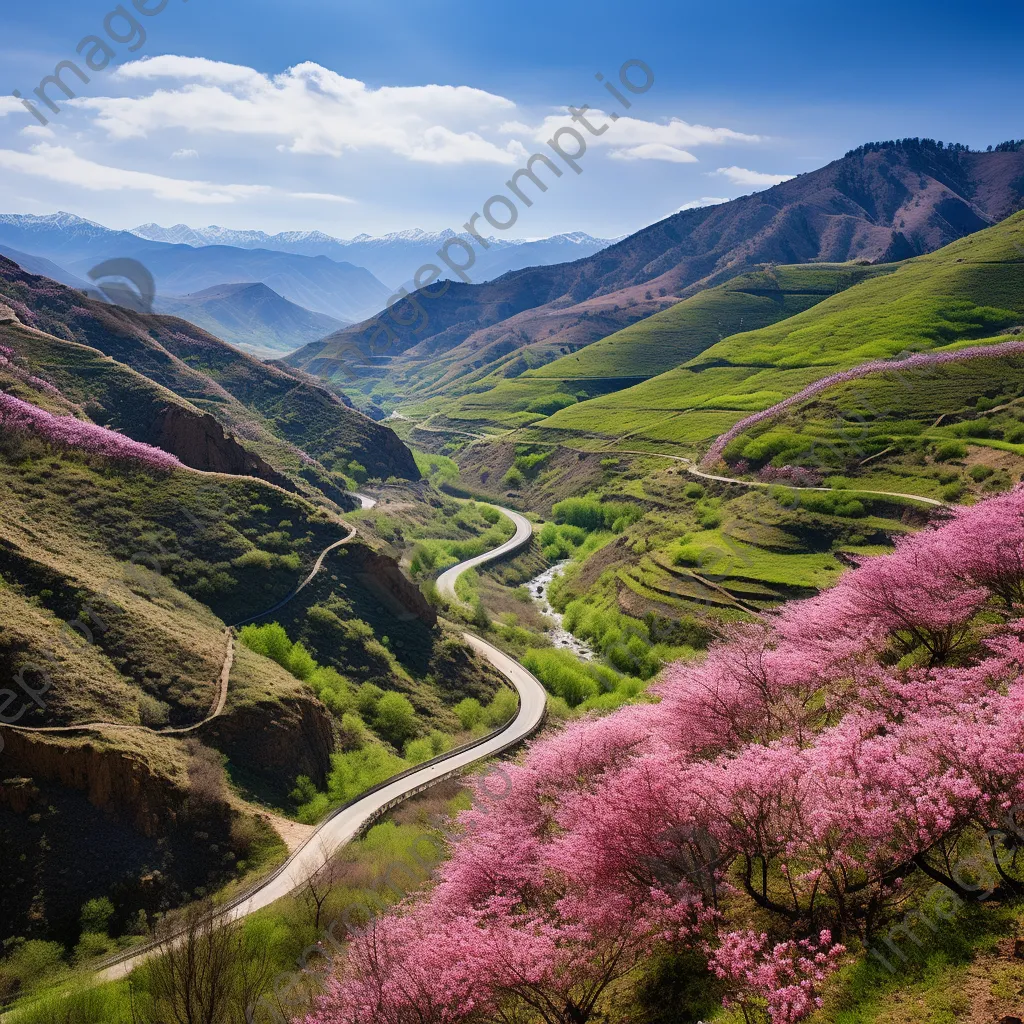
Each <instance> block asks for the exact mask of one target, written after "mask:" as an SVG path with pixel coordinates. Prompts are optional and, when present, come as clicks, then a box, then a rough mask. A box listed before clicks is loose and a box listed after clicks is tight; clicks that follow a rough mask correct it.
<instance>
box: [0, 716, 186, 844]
mask: <svg viewBox="0 0 1024 1024" xmlns="http://www.w3.org/2000/svg"><path fill="white" fill-rule="evenodd" d="M3 740H4V751H3V769H4V772H5V774H7V775H8V781H7V783H5V787H4V788H5V789H6V790H8V791H9V793H10V794H11V797H10V800H9V801H8V805H9V806H10V805H11V802H12V801H13V802H17V794H16V792H15V791H16V789H19V787H15V786H14V785H13V784H12V782H11V781H10V780H11V776H12V775H13V777H25V778H26V779H32V780H40V781H46V782H56V783H59V784H60V785H62V786H67V787H68V788H69V789H76V790H79V791H80V792H83V793H85V795H86V796H87V798H88V800H89V803H91V804H92V805H93V806H94V807H97V808H99V809H100V810H103V811H105V812H107V813H110V814H113V815H116V816H117V817H120V818H122V819H127V820H128V821H130V822H131V823H132V825H134V827H135V828H136V829H137V830H138V831H139V832H141V833H142V834H143V835H145V836H156V835H160V834H161V831H162V830H164V829H166V828H167V827H168V823H169V822H173V821H174V820H175V818H176V816H177V814H178V811H179V809H180V807H181V805H182V804H183V802H184V800H185V799H186V797H187V789H186V783H185V782H184V780H180V781H178V782H176V781H174V780H173V779H172V778H171V777H169V776H168V775H167V774H162V773H160V772H158V771H157V770H156V769H155V768H154V766H153V765H152V764H150V763H149V762H148V760H147V759H146V757H145V756H144V755H143V754H142V753H141V752H137V751H134V750H126V749H116V748H112V747H106V746H104V745H103V743H102V741H99V740H95V739H79V738H71V739H69V738H68V737H67V736H64V737H57V736H41V735H32V734H30V733H23V732H17V731H15V730H12V729H5V730H4V731H3ZM25 785H27V783H25V782H24V781H23V782H22V786H21V787H20V789H21V793H22V795H24V794H25V793H27V792H28V791H27V790H25V789H24V786H25Z"/></svg>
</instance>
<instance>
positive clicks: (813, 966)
mask: <svg viewBox="0 0 1024 1024" xmlns="http://www.w3.org/2000/svg"><path fill="white" fill-rule="evenodd" d="M709 952H710V954H711V959H710V964H709V966H710V967H711V970H712V971H713V972H714V974H715V975H716V977H718V978H719V979H720V980H722V981H724V982H726V985H727V991H728V992H729V994H728V995H727V996H726V998H725V1005H726V1007H727V1008H728V1007H731V1006H733V1005H737V1006H740V1007H742V1008H743V1010H744V1012H745V1013H746V1011H748V1010H749V1009H751V1008H754V1007H756V1006H758V1005H759V1004H760V1003H762V1002H763V1003H764V1005H765V1006H766V1007H767V1010H768V1014H769V1016H770V1017H771V1019H772V1021H773V1024H794V1022H796V1021H800V1020H803V1019H804V1017H807V1016H808V1015H809V1014H811V1013H813V1012H814V1011H815V1010H816V1009H818V1008H819V1007H820V1006H821V1005H822V1000H821V997H820V996H819V995H818V989H817V986H819V985H820V984H821V983H822V982H823V981H825V979H826V978H828V976H829V975H830V974H832V973H833V972H834V971H835V970H836V969H837V968H838V966H839V963H840V960H841V958H842V956H843V954H844V953H845V952H846V949H845V947H844V946H841V945H839V944H838V943H833V942H832V934H831V932H829V931H828V929H825V930H823V931H822V932H821V934H820V935H819V936H818V940H817V942H814V941H812V940H810V939H801V940H800V941H799V942H793V941H792V940H790V941H788V942H779V943H776V944H775V945H770V943H769V940H768V936H767V935H765V934H764V933H763V932H762V933H761V934H759V935H758V934H755V933H754V932H750V931H747V932H730V933H729V934H727V935H724V936H722V940H721V944H720V945H719V946H718V948H717V949H711V950H709ZM748 1018H749V1015H748Z"/></svg>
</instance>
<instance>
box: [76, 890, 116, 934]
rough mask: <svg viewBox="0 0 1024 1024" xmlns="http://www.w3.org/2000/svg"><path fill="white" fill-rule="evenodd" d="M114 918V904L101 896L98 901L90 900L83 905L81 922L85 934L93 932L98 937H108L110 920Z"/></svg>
mask: <svg viewBox="0 0 1024 1024" xmlns="http://www.w3.org/2000/svg"><path fill="white" fill-rule="evenodd" d="M113 916H114V904H113V903H111V902H110V900H109V899H107V897H106V896H101V897H99V898H98V899H94V900H89V901H88V902H87V903H84V904H82V912H81V914H80V916H79V922H80V923H81V925H82V931H83V932H93V933H95V934H97V935H106V934H107V928H108V927H109V925H110V919H111V918H112V917H113Z"/></svg>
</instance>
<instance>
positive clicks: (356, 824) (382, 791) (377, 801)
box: [98, 506, 547, 981]
mask: <svg viewBox="0 0 1024 1024" xmlns="http://www.w3.org/2000/svg"><path fill="white" fill-rule="evenodd" d="M491 507H493V508H498V506H491ZM498 511H500V512H501V513H502V514H503V515H507V516H508V517H509V518H510V519H512V521H513V522H514V523H515V525H516V533H515V536H513V538H512V539H511V540H509V541H506V542H505V543H504V544H502V545H500V546H499V547H497V548H494V549H493V550H492V551H488V552H486V553H485V554H483V555H478V556H477V557H476V558H470V559H468V560H467V561H465V562H462V563H460V564H459V565H456V566H453V567H452V568H451V569H449V570H448V571H447V572H446V573H444V576H443V577H442V579H445V578H447V579H446V580H445V583H444V587H445V588H446V590H447V589H450V592H451V596H452V597H454V595H455V589H454V588H455V580H456V579H457V578H458V576H459V574H460V573H462V572H464V571H465V570H466V569H469V568H472V567H473V566H477V565H482V564H483V563H485V562H489V561H491V560H493V559H496V558H500V557H501V556H502V555H505V554H507V553H509V552H510V551H513V550H515V549H516V548H518V547H521V546H523V545H524V544H526V543H527V542H528V541H529V539H530V537H531V535H532V531H533V527H532V526H531V524H530V522H529V520H527V519H526V518H525V517H523V516H521V515H520V514H519V513H518V512H511V511H509V510H508V509H504V508H498ZM353 533H354V531H353ZM349 539H351V535H350V537H349V538H346V539H345V540H344V541H339V542H337V543H335V544H333V545H331V547H330V548H327V549H326V550H325V551H324V552H323V553H322V554H321V556H320V559H319V560H318V561H317V564H316V566H315V568H314V570H313V572H312V573H310V575H309V576H308V577H307V578H306V579H305V580H304V581H303V582H302V584H300V586H299V587H298V588H297V589H296V590H295V591H293V593H292V594H291V595H290V597H289V598H288V599H287V600H291V599H292V598H294V597H295V595H296V594H298V593H299V591H300V590H302V588H303V587H305V586H306V585H307V584H308V583H309V582H310V580H312V578H313V577H314V576H315V575H316V574H317V572H319V571H320V568H321V567H322V565H323V561H324V559H325V558H326V556H327V554H328V553H329V552H330V551H331V550H332V549H333V548H335V547H337V546H338V545H339V544H342V543H346V542H347V541H348V540H349ZM438 586H439V588H440V587H441V581H440V580H439V581H438ZM282 603H285V602H282ZM277 607H280V605H278V606H277ZM273 610H276V608H275V609H272V611H273ZM265 614H269V612H267V613H265ZM463 639H464V640H465V641H466V643H467V644H469V645H470V646H471V647H472V648H473V649H474V650H475V651H476V652H477V653H478V654H479V655H480V656H481V657H483V658H486V659H487V660H488V661H489V662H490V663H491V664H492V665H493V666H494V668H496V669H497V670H498V671H499V672H500V673H501V674H502V675H503V676H505V678H506V679H507V680H508V681H509V683H511V685H512V686H513V687H514V688H515V690H516V692H517V693H518V694H519V712H518V714H517V715H516V717H515V718H514V719H512V721H511V722H509V723H508V724H507V725H506V726H504V727H503V728H501V729H499V730H497V731H496V732H493V733H491V734H490V735H488V736H485V737H483V738H482V739H480V740H478V741H477V742H475V743H473V744H470V745H467V746H466V747H463V748H459V749H457V750H453V751H451V752H450V753H448V754H445V755H442V756H441V757H439V758H435V759H434V760H432V761H428V762H427V763H426V764H423V765H420V766H419V767H417V768H412V769H410V770H409V771H408V772H404V773H403V774H402V775H399V776H395V777H394V778H393V779H391V780H389V781H387V782H384V783H382V784H381V785H380V786H377V787H375V788H374V789H372V790H371V791H370V792H368V793H366V794H364V795H363V796H361V797H359V798H358V799H356V800H355V801H354V802H352V803H351V804H348V805H346V806H344V807H341V808H339V809H338V810H337V811H335V812H334V813H333V814H332V815H331V816H330V817H329V818H327V820H326V821H324V822H322V823H321V824H320V825H319V826H318V827H317V829H316V831H315V832H314V833H313V834H312V836H310V838H309V839H308V840H307V841H306V842H305V843H304V844H303V845H302V846H301V847H299V849H297V850H296V851H295V852H294V853H293V854H292V855H291V857H289V858H288V860H287V861H285V863H284V864H283V865H282V866H281V868H279V869H278V870H277V871H276V872H275V873H274V874H273V875H272V876H271V877H270V878H268V879H267V880H266V881H264V882H263V883H262V884H261V885H260V886H259V887H258V888H257V889H255V890H254V891H253V892H251V893H249V894H248V895H246V896H245V897H244V898H241V899H239V900H237V901H236V902H234V903H230V904H228V906H227V907H225V908H224V910H223V911H222V919H223V920H224V921H225V922H227V921H233V920H238V919H240V918H243V917H247V916H248V915H250V914H254V913H256V911H258V910H262V909H263V908H265V907H268V906H270V904H272V903H274V902H276V901H277V900H279V899H281V898H282V897H283V896H287V895H288V894H289V893H290V892H293V891H294V890H295V889H297V888H299V887H300V886H302V885H303V884H305V882H306V880H307V879H308V878H309V877H310V875H312V874H315V873H316V872H317V871H318V870H319V869H320V868H322V867H323V865H324V860H325V857H327V856H329V855H331V854H333V853H335V852H336V851H337V850H339V849H340V848H341V847H343V846H345V845H346V844H347V843H349V842H351V841H352V840H353V839H354V838H356V836H358V835H359V833H360V831H361V830H362V829H363V828H364V827H365V826H366V825H367V824H368V823H369V822H372V821H373V820H374V819H375V818H376V817H378V816H379V815H380V814H381V813H382V812H383V811H385V810H387V809H388V808H390V807H392V806H394V805H396V804H399V803H401V802H402V801H403V800H404V799H406V798H407V797H409V796H411V795H413V794H414V793H417V792H419V791H420V790H423V789H426V788H428V787H429V786H432V785H434V784H435V783H437V782H440V781H442V780H443V779H446V778H449V777H451V776H453V775H456V774H458V773H459V772H461V771H462V770H463V769H465V768H467V767H469V766H470V765H473V764H476V763H477V762H478V761H482V760H484V759H486V758H489V757H494V756H496V755H497V754H500V753H502V752H503V751H506V750H508V749H510V748H511V747H514V746H516V745H517V744H519V743H520V742H522V741H523V740H524V739H526V738H527V737H529V736H531V735H532V734H533V733H534V732H536V731H537V729H538V728H540V726H541V724H542V723H543V721H544V714H545V710H546V707H547V697H546V695H545V691H544V687H543V686H541V684H540V683H539V682H538V681H537V679H536V678H535V677H534V676H533V675H531V673H529V672H528V671H527V670H526V669H525V668H523V666H522V665H520V664H519V663H518V662H517V661H515V660H513V659H512V658H510V657H509V656H508V655H507V654H504V653H503V652H502V651H499V650H498V649H497V648H496V647H494V646H492V645H491V644H489V643H488V642H487V641H486V640H482V639H481V638H480V637H478V636H475V635H473V634H472V633H464V634H463ZM153 952H154V949H153V948H152V947H146V948H144V949H140V950H137V951H135V952H134V953H128V954H126V955H125V956H124V957H123V958H118V959H117V960H115V961H108V964H109V966H108V967H106V969H104V970H103V971H102V972H101V973H100V974H99V975H98V977H99V979H100V980H101V981H113V980H116V979H118V978H123V977H125V976H126V975H128V974H130V973H131V971H133V970H134V969H135V968H136V967H138V966H139V964H141V963H142V962H143V961H144V960H146V959H148V958H149V957H150V956H152V955H153Z"/></svg>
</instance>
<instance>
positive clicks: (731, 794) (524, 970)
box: [308, 489, 1024, 1024]
mask: <svg viewBox="0 0 1024 1024" xmlns="http://www.w3.org/2000/svg"><path fill="white" fill-rule="evenodd" d="M1022 603H1024V489H1018V490H1016V491H1013V492H1011V493H1009V494H1005V495H1000V496H998V497H994V498H992V499H990V500H988V501H986V502H983V503H981V504H978V505H976V506H973V507H971V508H965V509H962V510H959V511H958V512H957V514H956V515H955V517H954V518H953V519H951V520H950V521H948V522H947V523H946V524H944V525H942V526H940V527H937V528H932V529H929V530H926V531H923V532H921V533H919V534H916V535H914V536H912V537H909V538H907V539H906V540H904V541H902V542H901V543H900V544H899V545H898V546H897V548H896V550H895V551H894V552H893V553H892V554H889V555H886V556H882V557H877V558H870V559H867V560H866V561H865V562H864V564H862V565H861V566H859V567H858V568H856V569H854V570H852V571H851V572H850V573H848V574H847V575H846V576H845V577H843V579H842V580H841V581H840V582H839V583H838V585H836V586H835V587H833V588H832V589H831V590H828V591H826V592H824V593H822V594H820V595H819V596H817V597H815V598H813V599H811V600H808V601H802V602H797V603H793V604H791V605H789V606H786V608H785V609H784V610H783V611H782V613H781V614H780V615H778V616H777V617H776V618H774V619H773V620H772V621H770V622H768V623H759V624H757V625H745V626H738V627H736V628H735V630H734V632H733V634H732V635H731V636H730V638H729V639H728V640H727V641H723V642H721V643H719V644H717V645H716V646H714V647H712V648H711V650H710V651H709V652H708V655H707V657H706V659H705V660H704V661H703V662H701V663H686V664H682V663H681V664H677V665H674V666H672V667H671V668H670V669H669V670H668V671H667V672H666V674H665V676H664V678H663V680H662V681H661V682H660V683H659V684H658V687H657V694H658V696H660V698H661V699H660V703H658V704H651V705H637V706H631V707H627V708H624V709H622V710H620V711H618V712H616V713H614V714H612V715H609V716H607V717H605V718H600V719H584V720H582V721H580V722H576V723H573V724H572V725H570V726H568V727H567V728H565V729H564V730H562V731H561V732H559V733H557V734H555V735H554V736H552V737H551V738H548V739H544V740H542V741H540V742H537V743H535V744H534V745H533V746H532V747H531V749H530V750H529V752H528V754H527V756H526V757H525V759H524V760H523V761H522V762H521V763H519V764H510V765H508V766H507V769H506V770H507V772H508V776H509V787H510V788H509V795H508V796H507V798H506V799H505V801H504V802H502V803H501V804H500V805H497V806H495V805H493V804H490V803H489V804H487V805H486V810H481V809H474V810H472V811H468V812H465V813H464V814H463V816H462V818H461V823H462V825H463V833H462V835H461V837H460V838H459V839H458V840H457V841H456V842H455V844H454V847H453V849H452V856H451V859H450V860H449V861H447V862H446V863H445V864H444V865H443V866H442V867H441V868H440V869H439V872H438V875H437V878H436V884H435V885H434V887H433V888H432V889H430V890H429V892H428V893H427V894H426V895H425V897H423V898H422V899H420V900H419V901H413V902H408V903H406V904H405V905H403V906H402V907H400V908H399V910H398V912H396V913H393V914H390V915H387V916H385V917H383V918H381V919H378V920H376V921H375V922H374V923H373V924H372V925H371V926H370V927H369V928H368V929H366V930H365V931H363V932H362V933H357V934H354V935H352V936H350V938H351V944H350V947H349V956H348V959H347V962H346V964H345V966H344V968H343V970H342V973H341V975H340V977H339V978H337V979H336V981H335V982H334V983H333V987H332V989H331V991H330V992H329V993H328V994H327V995H326V996H325V997H324V998H323V1000H322V1002H321V1004H320V1005H319V1007H318V1009H317V1010H316V1011H315V1012H314V1013H313V1014H312V1015H311V1016H310V1017H309V1018H308V1024H371V1022H372V1024H404V1022H407V1021H411V1020H416V1021H418V1022H421V1024H469V1022H474V1024H476V1022H492V1021H507V1020H520V1019H522V1020H534V1019H537V1020H539V1019H541V1018H543V1019H544V1020H546V1021H551V1022H563V1024H570V1022H575V1024H580V1022H585V1021H588V1020H591V1019H592V1018H593V1017H594V1016H595V1014H597V1013H598V1012H599V1011H600V1006H601V998H602V993H603V992H604V991H605V990H606V989H607V987H608V986H609V985H612V984H614V983H615V982H616V981H617V979H621V978H623V977H625V976H626V975H628V974H629V973H630V972H631V971H632V970H633V969H634V968H635V967H636V966H637V965H638V964H640V963H642V962H643V960H644V959H645V958H646V957H648V956H649V955H650V954H651V952H652V951H653V950H654V949H656V948H657V947H659V946H660V945H662V944H665V943H670V944H672V945H673V946H674V947H675V948H679V947H689V948H690V949H692V950H695V951H698V952H702V953H704V954H705V955H706V956H707V957H708V964H709V968H710V970H712V971H713V972H715V973H716V974H718V975H719V977H721V978H722V979H723V980H725V981H726V982H727V983H728V989H729V993H728V998H729V1000H730V1001H731V1002H732V1003H734V1004H736V1005H743V1006H750V1007H759V1008H761V1009H763V1010H764V1011H765V1012H767V1014H768V1015H769V1017H770V1018H771V1020H772V1021H773V1022H785V1024H792V1022H795V1021H798V1020H800V1019H802V1018H804V1017H806V1016H807V1014H809V1013H810V1012H812V1011H813V1009H814V1008H815V1006H816V1005H817V1002H818V999H819V998H820V994H819V993H820V988H821V985H822V983H823V982H824V981H825V979H826V977H827V976H828V975H829V974H830V973H831V972H832V971H833V970H835V968H836V966H837V965H838V962H839V959H840V957H841V955H842V948H841V947H837V946H835V945H833V943H832V938H831V935H832V932H826V931H822V930H821V929H822V928H823V927H824V926H826V925H828V926H829V927H830V928H831V929H833V931H835V932H836V933H838V934H840V935H841V936H843V937H846V936H856V937H859V938H860V939H862V940H865V941H868V940H870V936H871V930H872V929H873V928H877V927H878V926H879V924H880V923H881V924H882V925H883V926H884V922H885V921H886V915H887V914H890V915H891V914H894V913H896V911H897V908H898V906H899V903H900V901H901V900H902V899H903V898H904V897H903V893H904V892H905V891H906V889H907V886H906V883H907V882H908V881H911V882H912V881H913V879H915V878H922V879H924V880H925V881H926V882H927V883H928V884H933V883H940V884H942V885H944V886H946V887H947V889H948V890H950V891H951V892H953V893H957V894H958V895H963V894H964V893H965V889H964V878H963V876H962V875H961V874H959V873H958V872H957V870H956V859H955V850H956V846H957V843H958V841H961V840H962V839H963V837H965V836H966V835H967V834H968V833H969V832H970V830H972V829H985V828H992V829H998V828H1000V827H1002V826H1003V825H1004V823H1005V821H1006V818H1007V814H1008V812H1009V811H1010V809H1011V808H1013V807H1014V806H1016V805H1019V804H1021V802H1022V801H1024V680H1022V676H1021V668H1022V665H1024V638H1022V627H1024V624H1022V623H1021V622H1020V621H1019V620H1018V618H1017V616H1018V612H1019V609H1020V607H1021V605H1022ZM901 665H906V666H908V667H903V668H901V667H899V666H901ZM999 849H1000V847H999V844H998V843H994V844H993V845H992V851H991V855H992V857H993V858H994V859H996V866H997V868H1002V869H1004V870H1006V871H1010V870H1011V868H1010V867H1009V866H1007V865H1000V864H999V862H998V857H999ZM1007 877H1008V876H1007ZM726 896H727V901H726V902H727V904H728V906H729V908H730V913H731V914H734V913H736V912H737V911H739V913H740V914H741V915H742V916H748V914H747V912H748V911H751V912H755V913H756V914H757V915H759V916H760V917H761V919H763V920H770V921H772V922H774V923H773V924H772V926H771V932H772V933H773V934H774V938H771V939H770V938H769V937H768V936H767V935H752V934H749V933H744V932H730V931H728V929H727V927H726V924H725V919H724V913H723V906H724V905H725V904H724V903H723V897H726ZM964 898H970V893H969V892H968V893H966V896H964ZM744 903H746V909H744ZM808 922H814V928H815V935H816V938H809V937H808V936H807V935H806V933H801V931H800V929H801V928H806V927H807V923H808ZM538 1007H544V1010H543V1013H541V1014H539V1015H538V1012H537V1008H538Z"/></svg>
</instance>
